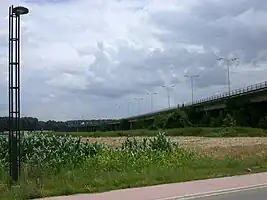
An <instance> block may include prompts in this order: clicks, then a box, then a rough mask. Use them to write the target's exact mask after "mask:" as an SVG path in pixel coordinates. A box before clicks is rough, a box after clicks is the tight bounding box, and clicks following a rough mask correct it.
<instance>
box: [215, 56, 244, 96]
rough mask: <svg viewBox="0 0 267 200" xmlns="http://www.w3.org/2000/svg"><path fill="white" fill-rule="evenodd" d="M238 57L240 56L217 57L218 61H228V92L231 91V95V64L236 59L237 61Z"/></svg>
mask: <svg viewBox="0 0 267 200" xmlns="http://www.w3.org/2000/svg"><path fill="white" fill-rule="evenodd" d="M238 59H239V58H237V57H233V58H224V57H219V58H217V60H218V61H225V62H226V65H227V76H228V93H229V95H230V93H231V86H230V65H231V62H234V61H236V60H238Z"/></svg>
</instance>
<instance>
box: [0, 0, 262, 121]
mask: <svg viewBox="0 0 267 200" xmlns="http://www.w3.org/2000/svg"><path fill="white" fill-rule="evenodd" d="M11 4H14V5H24V6H27V7H29V9H30V14H29V15H27V16H23V17H22V20H21V21H22V45H21V47H22V55H21V57H22V58H21V61H22V62H21V71H22V73H21V87H22V91H21V111H22V115H23V116H33V117H38V118H39V119H42V120H48V119H55V120H68V119H82V118H83V119H91V118H106V117H109V118H112V117H124V116H128V115H129V113H128V109H127V102H129V101H132V102H133V103H132V104H131V106H130V115H136V114H137V112H138V106H137V101H136V100H134V98H139V97H143V98H144V99H143V100H142V101H141V103H140V112H142V113H145V112H149V111H151V107H150V97H149V96H148V95H147V94H146V92H147V91H149V92H157V93H158V94H157V95H155V96H154V109H155V110H156V109H162V108H166V107H168V100H167V92H166V89H164V88H162V87H161V86H162V85H173V84H174V85H176V87H174V88H173V89H172V90H171V92H170V98H171V105H176V104H178V103H183V102H189V101H191V89H190V81H189V79H187V78H185V77H184V75H185V74H189V75H196V74H199V75H200V76H199V78H197V79H196V80H195V82H194V98H195V99H199V98H202V97H208V96H210V95H214V94H216V93H221V92H225V91H227V70H226V67H225V64H224V63H219V62H218V61H216V55H218V56H224V57H238V58H240V59H239V61H238V62H235V63H233V64H232V66H231V72H230V74H231V76H230V78H231V88H232V89H234V88H239V87H244V86H246V85H250V84H254V83H258V82H262V81H265V80H267V65H266V58H267V57H266V56H267V49H266V45H267V23H266V22H265V20H266V18H267V1H266V0H234V1H233V0H223V1H222V0H94V1H93V0H1V4H0V116H4V115H8V110H7V108H8V101H7V99H8V96H7V77H8V74H7V62H8V61H7V52H8V31H7V30H8V6H9V5H11Z"/></svg>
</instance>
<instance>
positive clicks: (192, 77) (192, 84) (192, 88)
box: [184, 75, 199, 104]
mask: <svg viewBox="0 0 267 200" xmlns="http://www.w3.org/2000/svg"><path fill="white" fill-rule="evenodd" d="M184 77H186V78H190V82H191V93H192V97H191V98H192V104H193V102H194V78H197V77H199V75H184Z"/></svg>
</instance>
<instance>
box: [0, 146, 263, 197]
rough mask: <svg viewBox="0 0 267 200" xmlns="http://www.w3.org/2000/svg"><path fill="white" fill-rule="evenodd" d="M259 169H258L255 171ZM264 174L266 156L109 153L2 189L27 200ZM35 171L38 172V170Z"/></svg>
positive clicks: (0, 190)
mask: <svg viewBox="0 0 267 200" xmlns="http://www.w3.org/2000/svg"><path fill="white" fill-rule="evenodd" d="M255 167H256V169H255ZM247 168H252V169H255V170H254V172H256V171H257V172H258V171H265V170H266V169H267V160H266V159H265V158H263V157H247V158H245V159H240V158H223V159H214V158H212V157H204V156H193V155H190V154H188V152H185V151H184V150H182V149H180V150H178V149H176V150H175V151H173V152H164V153H163V152H149V151H146V152H141V153H137V154H127V153H122V152H119V151H108V152H103V153H101V154H99V155H98V156H96V157H94V158H90V159H88V160H87V161H86V162H84V163H83V164H82V165H81V166H79V168H73V166H71V165H69V166H66V167H65V168H62V169H61V170H60V171H59V172H57V173H56V172H54V171H50V170H43V171H38V173H37V171H35V172H34V173H33V174H31V173H29V172H27V170H26V169H25V168H24V174H23V177H24V178H23V180H21V187H20V188H13V189H12V190H8V189H7V188H6V187H4V186H2V188H1V187H0V199H1V200H10V199H27V198H37V197H44V196H54V195H70V194H74V193H92V192H102V191H107V190H112V189H118V188H130V187H139V186H147V185H155V184H161V183H172V182H180V181H187V180H195V179H205V178H212V177H221V176H228V175H236V174H244V173H247ZM35 170H36V169H35Z"/></svg>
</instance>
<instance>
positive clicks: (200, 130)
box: [48, 127, 267, 137]
mask: <svg viewBox="0 0 267 200" xmlns="http://www.w3.org/2000/svg"><path fill="white" fill-rule="evenodd" d="M164 131H165V133H166V135H168V136H203V137H266V136H267V130H264V129H259V128H250V127H230V128H222V127H220V128H211V127H186V128H177V129H168V130H164ZM157 133H158V130H147V129H139V130H127V131H108V132H70V133H65V132H57V133H55V134H56V135H66V134H67V135H72V136H81V137H119V136H130V137H134V136H155V135H156V134H157ZM48 134H49V133H48Z"/></svg>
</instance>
